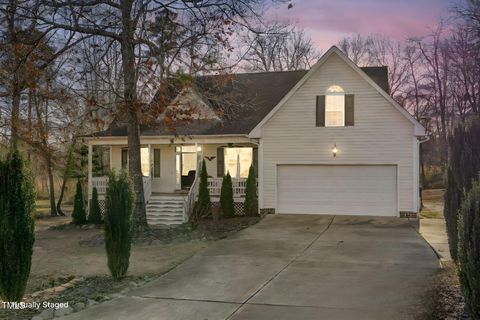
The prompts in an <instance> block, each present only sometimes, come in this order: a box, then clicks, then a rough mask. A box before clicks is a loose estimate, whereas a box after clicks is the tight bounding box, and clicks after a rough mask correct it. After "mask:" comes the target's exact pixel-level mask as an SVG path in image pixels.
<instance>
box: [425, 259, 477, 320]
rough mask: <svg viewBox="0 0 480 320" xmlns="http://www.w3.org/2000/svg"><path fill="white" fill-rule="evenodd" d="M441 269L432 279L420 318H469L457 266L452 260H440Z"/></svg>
mask: <svg viewBox="0 0 480 320" xmlns="http://www.w3.org/2000/svg"><path fill="white" fill-rule="evenodd" d="M442 264H443V269H442V270H441V271H440V273H439V274H438V275H437V276H436V278H435V279H434V281H433V286H432V289H431V290H430V291H429V293H428V298H427V299H426V305H427V310H426V312H425V314H424V315H423V316H422V318H421V319H422V320H440V319H442V320H446V319H448V320H457V319H461V320H471V319H472V318H471V317H470V316H469V312H468V307H467V306H466V304H465V299H464V298H463V294H462V290H461V287H460V282H459V279H458V275H457V267H456V265H455V263H454V262H451V261H447V262H442Z"/></svg>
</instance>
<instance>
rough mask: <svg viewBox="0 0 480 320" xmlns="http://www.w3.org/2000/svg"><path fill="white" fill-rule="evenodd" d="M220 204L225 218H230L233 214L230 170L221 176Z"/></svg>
mask: <svg viewBox="0 0 480 320" xmlns="http://www.w3.org/2000/svg"><path fill="white" fill-rule="evenodd" d="M220 206H221V207H222V213H223V216H224V217H225V218H232V217H234V216H235V207H234V205H233V186H232V177H231V176H230V172H227V174H226V175H225V176H223V181H222V188H221V190H220Z"/></svg>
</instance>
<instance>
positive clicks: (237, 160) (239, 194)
mask: <svg viewBox="0 0 480 320" xmlns="http://www.w3.org/2000/svg"><path fill="white" fill-rule="evenodd" d="M162 142H163V141H160V140H152V141H148V143H142V147H141V166H142V173H143V189H144V199H145V203H146V204H147V218H148V217H149V218H150V220H151V221H149V223H150V222H151V223H152V224H155V223H154V220H155V221H157V222H159V221H160V222H159V223H157V224H171V223H167V222H168V221H172V222H175V223H182V222H186V221H188V217H189V215H190V213H191V212H192V210H193V207H194V204H195V202H196V200H197V196H198V186H199V180H200V179H199V173H200V168H201V163H202V161H203V160H205V164H206V168H207V174H208V190H209V192H210V196H211V200H212V203H215V202H219V198H220V190H221V185H222V179H223V175H224V174H226V172H229V173H230V175H231V176H232V184H233V192H234V201H235V203H237V205H236V207H237V209H238V210H237V214H242V213H243V210H242V209H243V208H242V206H241V205H240V204H241V203H243V201H244V198H245V188H246V179H247V176H248V169H249V168H250V166H251V165H252V164H253V165H254V167H255V168H256V167H257V149H256V148H257V146H256V144H255V143H252V142H250V141H249V142H241V143H239V142H236V143H234V142H226V143H218V142H217V143H213V142H212V143H199V142H196V143H189V144H187V143H181V144H180V143H179V144H172V143H169V144H166V143H162ZM103 143H105V141H95V140H90V141H89V145H88V151H89V152H88V177H89V179H88V199H89V200H90V199H91V195H92V191H93V188H96V189H97V192H98V195H99V200H100V202H101V207H103V202H104V199H105V192H106V189H107V185H108V176H107V174H108V172H110V171H117V172H118V171H120V170H122V169H124V170H127V169H128V146H127V144H123V143H120V142H116V143H115V144H114V143H111V144H108V145H107V144H103ZM181 204H183V205H181ZM162 222H165V223H162Z"/></svg>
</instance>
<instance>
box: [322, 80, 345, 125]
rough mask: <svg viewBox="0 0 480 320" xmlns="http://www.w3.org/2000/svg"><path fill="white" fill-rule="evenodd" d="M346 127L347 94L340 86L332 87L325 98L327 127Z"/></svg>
mask: <svg viewBox="0 0 480 320" xmlns="http://www.w3.org/2000/svg"><path fill="white" fill-rule="evenodd" d="M344 125H345V92H344V91H343V89H342V88H341V87H340V86H331V87H330V88H328V90H327V95H326V96H325V126H326V127H340V126H344Z"/></svg>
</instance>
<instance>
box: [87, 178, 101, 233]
mask: <svg viewBox="0 0 480 320" xmlns="http://www.w3.org/2000/svg"><path fill="white" fill-rule="evenodd" d="M87 222H88V224H101V223H102V212H101V210H100V204H99V203H98V192H97V188H96V187H93V191H92V200H90V208H89V210H88V221H87Z"/></svg>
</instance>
